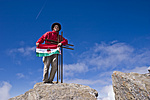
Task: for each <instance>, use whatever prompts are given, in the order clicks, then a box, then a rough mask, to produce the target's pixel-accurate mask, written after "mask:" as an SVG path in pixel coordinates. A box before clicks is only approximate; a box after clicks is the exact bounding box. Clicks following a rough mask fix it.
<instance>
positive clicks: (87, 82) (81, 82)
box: [65, 79, 109, 85]
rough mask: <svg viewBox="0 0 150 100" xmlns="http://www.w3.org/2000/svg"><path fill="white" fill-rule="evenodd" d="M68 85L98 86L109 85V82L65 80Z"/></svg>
mask: <svg viewBox="0 0 150 100" xmlns="http://www.w3.org/2000/svg"><path fill="white" fill-rule="evenodd" d="M65 82H66V83H76V84H84V85H96V84H101V85H105V84H109V82H107V81H104V80H101V79H99V80H89V79H72V80H65Z"/></svg>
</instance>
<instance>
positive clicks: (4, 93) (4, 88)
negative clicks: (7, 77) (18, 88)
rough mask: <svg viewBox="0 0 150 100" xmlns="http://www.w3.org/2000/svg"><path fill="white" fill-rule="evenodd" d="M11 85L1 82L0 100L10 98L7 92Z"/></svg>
mask: <svg viewBox="0 0 150 100" xmlns="http://www.w3.org/2000/svg"><path fill="white" fill-rule="evenodd" d="M11 87H12V86H11V84H9V83H8V82H2V83H1V84H0V99H1V100H8V99H9V98H10V94H9V91H10V89H11Z"/></svg>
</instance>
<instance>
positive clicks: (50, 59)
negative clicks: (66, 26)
mask: <svg viewBox="0 0 150 100" xmlns="http://www.w3.org/2000/svg"><path fill="white" fill-rule="evenodd" d="M51 29H52V30H53V31H48V32H46V33H45V34H44V35H43V36H42V37H41V38H40V39H39V40H38V41H37V42H36V46H37V47H38V46H39V45H40V44H42V43H43V42H44V41H45V44H49V45H53V43H52V42H51V41H47V40H53V41H59V43H58V44H57V47H60V46H62V45H67V44H68V40H67V39H65V38H63V37H62V36H61V35H59V31H60V30H61V25H60V24H59V23H53V24H52V26H51ZM60 40H61V41H60ZM57 60H58V56H57V54H53V55H51V56H45V57H43V63H44V71H43V82H44V83H52V81H53V79H54V77H55V73H56V71H57V64H58V63H57ZM50 64H51V71H50V77H48V76H49V67H50Z"/></svg>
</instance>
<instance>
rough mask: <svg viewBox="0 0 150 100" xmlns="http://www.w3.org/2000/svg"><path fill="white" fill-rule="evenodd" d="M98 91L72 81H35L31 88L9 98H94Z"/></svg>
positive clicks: (78, 99) (80, 99)
mask: <svg viewBox="0 0 150 100" xmlns="http://www.w3.org/2000/svg"><path fill="white" fill-rule="evenodd" d="M97 96H98V92H97V91H96V90H95V89H92V88H90V87H89V86H84V85H80V84H74V83H70V84H67V83H57V84H56V83H54V84H50V83H42V82H40V83H36V84H35V85H34V88H33V89H30V90H29V91H27V92H26V93H25V94H22V95H19V96H16V97H13V98H10V99H9V100H96V97H97Z"/></svg>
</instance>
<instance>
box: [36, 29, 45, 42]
mask: <svg viewBox="0 0 150 100" xmlns="http://www.w3.org/2000/svg"><path fill="white" fill-rule="evenodd" d="M47 34H48V32H46V33H45V34H44V35H42V36H41V37H40V38H39V39H38V41H37V42H36V43H39V44H41V43H43V42H44V41H45V39H46V38H47Z"/></svg>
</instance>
